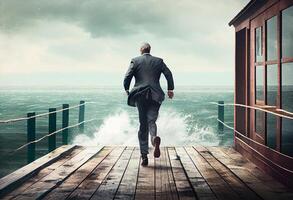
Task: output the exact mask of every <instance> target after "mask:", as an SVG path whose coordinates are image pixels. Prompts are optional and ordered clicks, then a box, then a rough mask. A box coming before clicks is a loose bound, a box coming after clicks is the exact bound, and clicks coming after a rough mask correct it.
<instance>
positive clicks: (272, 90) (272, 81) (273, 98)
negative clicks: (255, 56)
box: [267, 64, 278, 106]
mask: <svg viewBox="0 0 293 200" xmlns="http://www.w3.org/2000/svg"><path fill="white" fill-rule="evenodd" d="M277 98H278V65H277V64H275V65H267V104H268V105H270V106H276V105H277Z"/></svg>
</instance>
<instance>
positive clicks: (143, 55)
mask: <svg viewBox="0 0 293 200" xmlns="http://www.w3.org/2000/svg"><path fill="white" fill-rule="evenodd" d="M142 55H143V56H144V55H151V54H150V53H143V54H142Z"/></svg>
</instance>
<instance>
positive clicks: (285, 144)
mask: <svg viewBox="0 0 293 200" xmlns="http://www.w3.org/2000/svg"><path fill="white" fill-rule="evenodd" d="M281 152H282V153H284V154H286V155H289V156H293V123H292V120H291V119H285V118H283V119H282V145H281Z"/></svg>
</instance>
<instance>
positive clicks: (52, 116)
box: [48, 108, 57, 152]
mask: <svg viewBox="0 0 293 200" xmlns="http://www.w3.org/2000/svg"><path fill="white" fill-rule="evenodd" d="M55 111H56V108H49V134H50V133H53V132H55V131H56V116H57V114H56V112H55ZM51 112H53V113H51ZM54 149H56V134H53V135H51V136H49V138H48V150H49V152H51V151H53V150H54Z"/></svg>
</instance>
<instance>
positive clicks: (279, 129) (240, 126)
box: [229, 0, 293, 187]
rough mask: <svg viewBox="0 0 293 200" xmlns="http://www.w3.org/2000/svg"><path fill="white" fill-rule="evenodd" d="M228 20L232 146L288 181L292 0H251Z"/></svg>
mask: <svg viewBox="0 0 293 200" xmlns="http://www.w3.org/2000/svg"><path fill="white" fill-rule="evenodd" d="M229 25H230V26H231V25H233V26H234V27H235V37H236V39H235V45H236V47H235V58H236V59H235V104H236V106H235V111H234V112H235V130H236V131H235V148H236V150H237V151H239V152H240V153H241V154H243V155H244V156H245V157H247V158H248V159H250V160H251V161H253V162H254V163H255V164H257V165H258V166H259V167H261V168H262V169H263V170H265V171H266V172H267V173H269V174H271V175H272V176H274V177H275V178H277V179H279V180H280V181H282V182H283V183H285V184H287V185H289V186H290V187H293V120H292V119H293V115H292V113H293V0H251V1H250V2H249V3H248V4H247V5H246V6H245V7H244V8H243V9H242V10H241V11H240V12H239V14H237V15H236V16H235V17H234V18H233V19H232V20H231V22H230V23H229ZM237 104H239V105H238V106H237ZM242 105H245V106H246V107H244V106H242ZM247 106H248V107H247ZM253 107H254V108H253Z"/></svg>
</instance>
